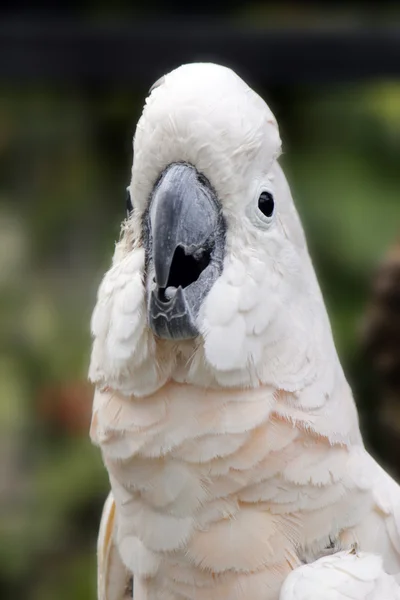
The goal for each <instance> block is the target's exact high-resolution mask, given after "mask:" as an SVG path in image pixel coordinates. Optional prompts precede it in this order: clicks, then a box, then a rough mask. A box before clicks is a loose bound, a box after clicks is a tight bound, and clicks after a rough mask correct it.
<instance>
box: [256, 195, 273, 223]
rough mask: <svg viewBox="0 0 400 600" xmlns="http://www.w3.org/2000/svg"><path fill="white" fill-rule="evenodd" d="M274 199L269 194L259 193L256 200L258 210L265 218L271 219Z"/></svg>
mask: <svg viewBox="0 0 400 600" xmlns="http://www.w3.org/2000/svg"><path fill="white" fill-rule="evenodd" d="M274 206H275V203H274V198H273V196H272V194H271V193H270V192H266V191H264V192H261V194H260V197H259V199H258V208H259V209H260V211H261V212H262V214H263V215H264V216H265V217H268V218H269V217H272V214H273V212H274Z"/></svg>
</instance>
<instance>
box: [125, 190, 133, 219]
mask: <svg viewBox="0 0 400 600" xmlns="http://www.w3.org/2000/svg"><path fill="white" fill-rule="evenodd" d="M125 202H126V216H127V217H130V215H131V214H132V212H133V204H132V198H131V194H130V191H129V189H127V190H126V199H125Z"/></svg>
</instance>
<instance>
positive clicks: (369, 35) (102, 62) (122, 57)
mask: <svg viewBox="0 0 400 600" xmlns="http://www.w3.org/2000/svg"><path fill="white" fill-rule="evenodd" d="M192 61H213V62H219V63H222V64H226V65H228V66H231V67H233V68H234V69H235V70H236V71H237V72H238V73H239V74H240V75H242V76H243V77H245V78H247V79H248V80H249V82H252V81H253V82H257V84H259V85H264V84H265V85H275V84H278V85H289V84H300V85H301V84H305V83H318V82H341V81H360V80H366V79H372V78H397V77H399V75H400V28H396V27H393V28H390V27H386V28H383V27H379V26H378V25H377V26H376V27H368V28H365V29H363V28H360V27H358V28H350V27H349V28H344V29H336V30H335V29H324V30H321V29H319V30H318V29H317V30H315V29H314V30H313V29H310V30H307V31H305V30H304V29H258V28H251V27H249V26H241V25H237V24H229V23H228V22H226V21H225V22H221V21H213V20H211V21H210V20H208V21H205V20H198V21H196V22H193V21H184V20H183V21H180V20H175V21H173V22H169V21H161V22H160V21H154V22H153V21H146V22H140V21H136V22H135V21H131V22H129V23H116V22H113V23H110V24H99V23H82V22H75V21H68V20H64V21H51V20H48V21H46V20H45V19H44V20H41V21H40V22H18V21H17V20H14V21H7V20H6V19H4V18H2V19H1V21H0V82H1V83H4V82H5V81H7V82H17V83H26V82H43V81H44V82H52V83H60V84H63V83H66V84H70V83H77V84H82V85H87V84H89V85H90V84H102V85H123V86H126V87H132V86H135V85H146V86H148V85H150V84H151V83H152V82H153V80H154V79H156V78H157V77H159V76H160V75H162V74H163V73H165V72H167V71H169V70H171V69H172V68H174V67H176V66H178V65H180V64H182V63H185V62H192Z"/></svg>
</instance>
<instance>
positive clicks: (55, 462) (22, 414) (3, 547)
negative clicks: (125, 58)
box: [0, 82, 400, 600]
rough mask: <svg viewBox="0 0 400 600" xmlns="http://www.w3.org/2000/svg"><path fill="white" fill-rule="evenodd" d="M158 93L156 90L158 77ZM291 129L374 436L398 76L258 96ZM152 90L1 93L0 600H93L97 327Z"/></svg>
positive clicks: (399, 152) (294, 180)
mask: <svg viewBox="0 0 400 600" xmlns="http://www.w3.org/2000/svg"><path fill="white" fill-rule="evenodd" d="M149 84H151V82H149ZM258 91H259V92H260V93H261V95H263V96H264V97H265V98H266V99H267V101H269V103H270V104H271V107H272V109H273V110H274V112H275V114H276V116H277V118H278V121H279V122H280V124H281V135H282V138H283V142H284V151H285V154H284V156H283V163H284V167H285V169H286V171H287V174H288V176H289V180H290V182H291V185H292V189H293V192H294V196H295V199H296V202H297V206H298V209H299V211H300V214H301V216H302V219H303V222H304V226H305V229H306V233H307V237H308V241H309V246H310V250H311V253H312V256H313V259H314V262H315V266H316V269H317V273H318V276H319V280H320V283H321V286H322V290H323V293H324V296H325V298H326V302H327V306H328V310H329V314H330V317H331V321H332V327H333V331H334V336H335V339H336V342H337V346H338V350H339V353H340V356H341V359H342V362H343V364H344V367H345V370H346V372H347V374H348V376H349V378H350V381H351V383H352V384H353V389H354V390H355V394H356V397H357V402H358V405H359V408H360V411H361V417H362V423H363V427H364V430H365V432H366V435H367V441H369V443H370V444H372V449H373V451H374V453H375V454H378V455H379V439H377V436H375V437H374V435H373V423H374V415H375V413H376V411H377V410H379V402H378V399H379V396H378V392H377V384H376V382H375V381H374V380H373V376H372V375H371V373H370V369H369V365H368V364H367V363H366V361H365V359H364V357H363V355H362V353H361V350H360V341H359V333H358V328H359V326H360V323H361V319H362V316H363V314H364V309H365V306H366V303H367V298H368V293H369V285H370V279H371V276H372V273H373V270H374V269H375V267H376V265H377V264H378V263H379V261H380V260H381V258H382V256H383V255H384V254H385V252H386V249H387V247H388V246H389V245H390V244H391V242H392V241H393V240H394V239H395V237H396V236H397V235H398V233H399V228H400V201H399V197H398V196H399V191H400V172H399V169H398V163H399V156H400V135H399V133H400V83H396V82H382V83H375V84H370V85H357V86H354V85H346V86H336V87H329V86H325V87H323V88H321V87H308V88H305V89H297V88H296V89H286V88H285V89H271V90H262V89H260V90H258ZM146 93H147V90H144V89H134V91H132V90H131V89H124V90H120V89H116V90H98V89H97V90H82V89H79V90H78V89H62V90H55V89H47V88H46V89H41V88H39V87H37V88H35V89H33V88H29V89H26V88H22V87H21V88H17V87H14V88H8V89H3V90H2V93H1V95H0V181H1V187H0V338H1V344H0V494H1V495H0V539H1V541H2V543H1V544H0V597H1V598H6V597H10V598H11V597H12V598H13V600H18V599H19V598H21V599H22V598H24V599H26V598H32V599H34V600H52V599H53V598H58V599H59V600H63V599H65V600H67V598H68V599H70V598H74V600H87V599H88V598H94V597H95V541H96V535H97V527H98V521H99V517H100V511H101V506H102V502H103V499H104V497H105V495H106V493H107V488H108V482H107V475H106V472H105V470H104V468H103V466H102V463H101V457H100V453H99V451H98V450H97V449H96V448H93V447H92V446H91V444H90V442H89V438H88V426H89V424H88V422H89V418H90V402H91V392H90V390H88V388H87V387H86V385H85V384H84V381H85V378H86V372H87V367H88V360H89V354H90V336H89V322H90V314H91V309H92V307H93V304H94V301H95V294H96V288H97V285H98V283H99V281H100V278H101V275H102V274H103V272H104V271H105V269H106V268H107V266H108V264H109V262H110V260H111V255H112V251H113V244H114V241H115V240H116V239H117V238H118V232H119V224H120V221H121V220H122V218H123V217H124V213H125V187H126V185H127V184H128V181H129V172H130V163H131V154H132V153H131V138H132V134H133V131H134V126H135V123H136V121H137V119H138V117H139V114H140V110H141V105H142V102H143V99H144V97H145V95H146Z"/></svg>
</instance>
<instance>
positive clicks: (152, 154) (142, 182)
mask: <svg viewBox="0 0 400 600" xmlns="http://www.w3.org/2000/svg"><path fill="white" fill-rule="evenodd" d="M280 153H281V140H280V136H279V130H278V126H277V122H276V119H275V117H274V116H273V114H272V112H271V110H270V109H269V108H268V106H267V104H266V103H265V102H264V101H263V100H262V99H261V98H260V97H259V96H258V95H257V94H256V93H255V92H254V91H253V90H252V89H250V88H249V87H248V86H247V85H246V84H245V83H244V81H243V80H242V79H240V78H239V77H238V76H237V75H236V74H235V73H234V72H233V71H231V70H230V69H228V68H225V67H221V66H218V65H214V64H189V65H184V66H182V67H180V68H178V69H176V70H175V71H173V72H171V73H169V74H168V75H166V76H164V77H163V78H162V79H161V80H159V81H158V82H157V83H156V84H155V85H154V86H153V88H152V89H151V92H150V95H149V97H148V98H147V100H146V104H145V108H144V110H143V114H142V116H141V118H140V120H139V122H138V125H137V129H136V133H135V138H134V161H133V166H132V178H131V183H130V186H129V188H128V192H129V198H130V203H131V207H130V208H131V210H130V211H129V215H128V217H127V219H126V221H125V222H124V223H123V226H122V235H121V240H120V242H119V243H118V244H117V247H116V251H115V255H114V259H113V264H112V266H111V268H110V270H109V271H108V273H107V274H106V275H105V277H104V279H103V282H102V284H101V286H100V289H99V293H98V300H97V305H96V308H95V310H94V313H93V318H92V331H93V336H94V344H93V351H92V361H91V367H90V377H91V379H92V380H93V381H94V382H96V383H97V384H98V385H104V386H109V387H111V388H113V389H117V390H119V391H121V392H122V393H125V394H136V395H139V396H143V395H147V394H150V393H152V392H154V391H155V390H156V389H158V388H160V387H161V386H162V385H164V384H165V383H166V382H167V381H169V380H175V381H179V382H188V383H192V384H195V385H200V386H211V387H213V386H222V387H227V386H228V387H229V386H233V387H236V386H241V387H256V386H259V385H266V384H271V385H274V386H276V387H278V388H281V389H285V390H288V391H297V390H299V389H303V388H304V387H305V386H306V385H307V384H308V383H309V382H310V381H313V380H315V378H316V372H317V370H318V367H320V363H321V361H322V363H323V364H326V361H327V360H329V358H330V357H331V356H332V357H335V356H336V355H335V351H334V347H333V343H332V340H331V334H330V327H329V322H328V320H327V317H326V313H325V309H324V305H323V301H322V297H321V294H320V291H319V287H318V284H317V282H316V278H315V275H314V271H313V267H312V264H311V260H310V258H309V255H308V251H307V246H306V242H305V237H304V234H303V229H302V226H301V223H300V220H299V217H298V214H297V212H296V209H295V206H294V203H293V200H292V197H291V193H290V189H289V186H288V184H287V181H286V179H285V176H284V174H283V171H282V169H281V167H280V166H279V164H278V158H279V155H280Z"/></svg>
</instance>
